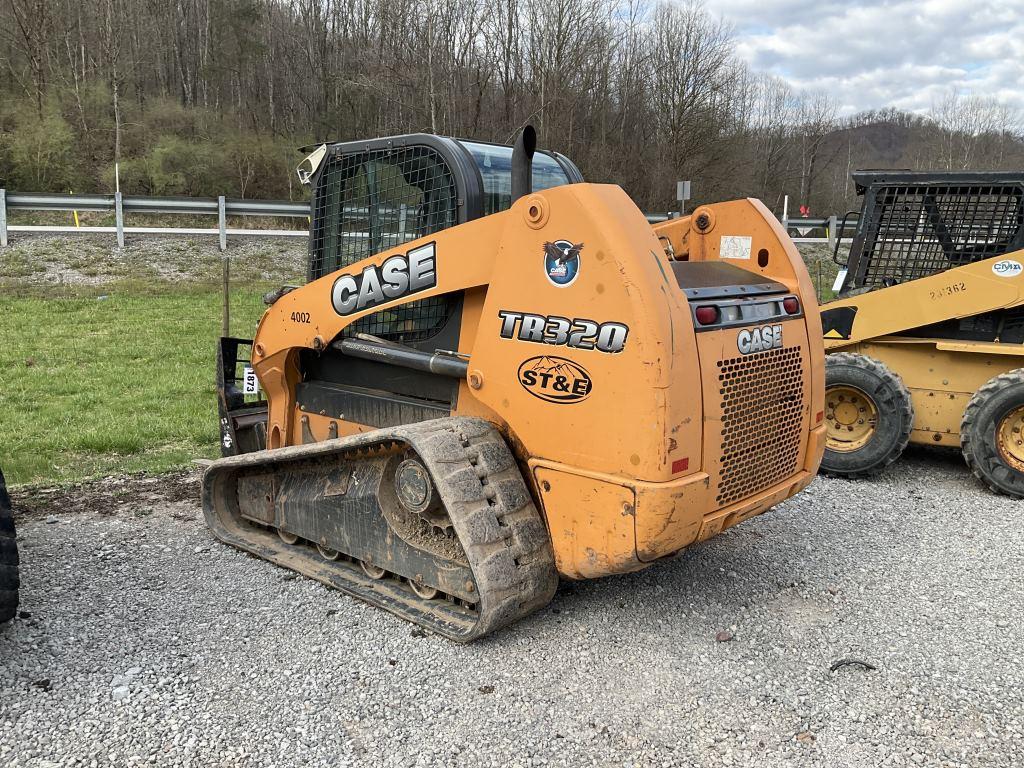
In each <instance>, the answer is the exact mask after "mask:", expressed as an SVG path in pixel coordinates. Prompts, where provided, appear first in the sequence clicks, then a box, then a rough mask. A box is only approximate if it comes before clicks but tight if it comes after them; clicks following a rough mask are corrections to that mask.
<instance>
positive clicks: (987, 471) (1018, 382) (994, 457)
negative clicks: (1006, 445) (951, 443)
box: [960, 368, 1024, 499]
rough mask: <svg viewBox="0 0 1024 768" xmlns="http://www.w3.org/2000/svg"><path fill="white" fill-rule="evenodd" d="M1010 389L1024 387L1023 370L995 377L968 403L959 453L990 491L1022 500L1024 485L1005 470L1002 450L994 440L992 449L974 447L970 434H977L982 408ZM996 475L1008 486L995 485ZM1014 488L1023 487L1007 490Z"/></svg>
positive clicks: (1012, 472)
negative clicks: (976, 427)
mask: <svg viewBox="0 0 1024 768" xmlns="http://www.w3.org/2000/svg"><path fill="white" fill-rule="evenodd" d="M1010 387H1024V368H1015V369H1014V370H1012V371H1007V372H1006V373H1002V374H1000V375H998V376H994V377H992V378H991V379H989V380H988V381H987V382H985V383H984V384H983V385H982V386H980V387H979V388H978V390H977V391H976V392H975V393H974V395H973V396H972V397H971V399H970V401H969V402H968V403H967V408H966V409H965V410H964V416H963V419H961V421H960V451H961V452H962V453H963V456H964V461H966V462H967V466H968V467H970V469H971V472H972V473H973V474H974V476H975V477H976V478H978V479H979V480H980V481H981V482H983V483H984V484H985V485H986V486H988V488H989V489H990V490H992V491H994V492H995V493H1001V494H1003V495H1005V496H1011V497H1013V498H1016V499H1020V498H1024V484H1021V483H1020V482H1019V481H1017V482H1016V483H1015V482H1014V481H1016V480H1017V478H1018V477H1019V475H1018V474H1017V473H1015V472H1014V471H1013V470H1012V469H1010V468H1008V467H1006V465H1005V463H1004V462H1003V461H1002V459H1001V458H1000V456H999V449H998V448H997V447H996V445H995V440H993V442H992V444H991V445H989V444H986V443H984V442H982V443H980V444H979V445H975V444H974V443H973V442H972V441H971V434H972V433H973V432H974V425H975V422H977V420H978V418H979V417H980V416H981V409H982V407H983V406H984V405H985V403H986V402H987V401H988V400H989V398H991V397H993V396H994V395H996V394H997V393H998V392H1000V391H1001V390H1003V389H1007V388H1010ZM996 426H998V425H996ZM993 437H994V435H993ZM997 473H1002V474H1003V475H1004V479H1005V482H1006V486H1000V485H997V484H996V482H995V476H996V474H997ZM1015 475H1016V476H1015ZM1015 484H1019V485H1021V486H1022V487H1021V489H1020V490H1016V489H1014V488H1012V487H1007V486H1012V485H1015Z"/></svg>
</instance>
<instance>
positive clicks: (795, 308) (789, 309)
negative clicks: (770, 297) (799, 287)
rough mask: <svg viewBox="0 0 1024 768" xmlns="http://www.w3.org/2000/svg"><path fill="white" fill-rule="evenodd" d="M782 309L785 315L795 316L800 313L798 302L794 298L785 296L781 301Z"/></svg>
mask: <svg viewBox="0 0 1024 768" xmlns="http://www.w3.org/2000/svg"><path fill="white" fill-rule="evenodd" d="M782 308H783V309H784V310H786V314H787V315H795V314H796V313H797V312H799V311H800V300H799V299H798V298H797V297H796V296H787V297H786V298H784V299H783V300H782Z"/></svg>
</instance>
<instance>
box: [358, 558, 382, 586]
mask: <svg viewBox="0 0 1024 768" xmlns="http://www.w3.org/2000/svg"><path fill="white" fill-rule="evenodd" d="M359 566H360V567H361V568H362V569H363V573H365V574H366V575H367V576H369V577H370V578H371V579H373V580H374V581H380V580H381V579H383V578H384V577H385V576H387V575H388V572H387V571H385V570H384V569H383V568H380V567H378V566H376V565H374V564H373V563H368V562H366V561H365V560H360V561H359Z"/></svg>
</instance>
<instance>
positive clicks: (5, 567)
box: [0, 472, 20, 623]
mask: <svg viewBox="0 0 1024 768" xmlns="http://www.w3.org/2000/svg"><path fill="white" fill-rule="evenodd" d="M19 586H20V583H19V579H18V544H17V542H16V541H15V538H14V514H13V513H12V512H11V499H10V497H9V496H8V495H7V485H6V483H5V482H4V474H3V472H0V623H2V622H5V621H10V620H11V619H13V618H14V614H15V613H16V612H17V611H18V587H19Z"/></svg>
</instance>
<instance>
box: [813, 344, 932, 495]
mask: <svg viewBox="0 0 1024 768" xmlns="http://www.w3.org/2000/svg"><path fill="white" fill-rule="evenodd" d="M839 386H843V387H851V388H853V389H856V390H858V391H859V392H861V393H863V394H864V395H866V396H867V397H868V398H869V399H870V400H871V401H872V403H873V405H874V407H875V409H876V410H877V412H878V416H877V420H876V424H875V430H874V433H873V434H872V435H871V436H870V437H869V438H868V440H867V442H866V443H864V445H862V446H860V447H859V448H856V449H853V450H848V451H839V450H832V449H830V448H829V447H828V445H826V447H825V455H824V457H823V458H822V460H821V472H822V473H823V474H826V475H829V476H831V477H848V478H858V477H869V476H871V475H875V474H878V473H879V472H881V471H882V470H883V469H885V468H886V467H887V466H889V465H890V464H892V463H893V462H894V461H896V459H898V458H899V457H900V454H902V453H903V449H904V448H906V447H907V443H908V442H910V431H911V429H913V427H914V404H913V402H912V401H911V399H910V391H909V390H908V389H907V388H906V386H904V384H903V380H902V379H901V378H900V377H899V376H898V375H897V374H896V373H894V372H893V371H891V370H890V369H889V368H888V367H887V366H886V365H885V364H884V363H882V362H880V361H878V360H875V359H874V358H871V357H867V356H865V355H857V354H852V353H850V352H837V353H836V354H833V355H828V356H827V357H826V358H825V408H826V411H825V413H826V419H827V418H828V415H829V408H830V405H829V402H830V401H829V390H830V389H833V388H835V387H839Z"/></svg>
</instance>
